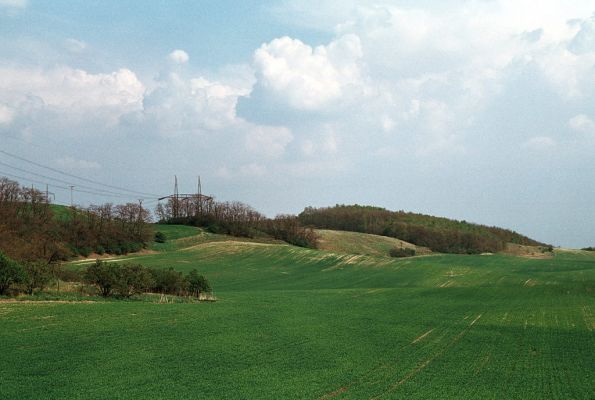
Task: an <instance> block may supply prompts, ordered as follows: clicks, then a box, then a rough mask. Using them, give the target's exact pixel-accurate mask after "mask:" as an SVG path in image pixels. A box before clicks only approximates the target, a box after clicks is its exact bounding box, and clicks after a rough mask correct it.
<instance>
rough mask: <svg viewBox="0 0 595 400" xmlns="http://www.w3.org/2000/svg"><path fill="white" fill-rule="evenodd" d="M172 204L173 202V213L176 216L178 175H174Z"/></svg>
mask: <svg viewBox="0 0 595 400" xmlns="http://www.w3.org/2000/svg"><path fill="white" fill-rule="evenodd" d="M174 180H175V183H174V204H173V210H172V212H173V214H174V218H178V211H179V210H178V207H179V198H180V196H179V193H178V176H177V175H174Z"/></svg>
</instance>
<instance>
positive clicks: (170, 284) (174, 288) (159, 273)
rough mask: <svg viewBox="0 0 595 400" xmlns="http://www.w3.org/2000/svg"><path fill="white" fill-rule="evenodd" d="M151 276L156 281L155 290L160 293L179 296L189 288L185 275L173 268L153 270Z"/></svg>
mask: <svg viewBox="0 0 595 400" xmlns="http://www.w3.org/2000/svg"><path fill="white" fill-rule="evenodd" d="M151 274H152V275H153V278H154V279H155V285H154V286H153V289H155V290H156V291H157V292H159V293H167V294H175V295H179V294H180V293H181V292H183V291H185V290H186V288H187V287H188V282H187V281H186V279H184V275H182V273H181V272H178V271H176V270H175V269H173V268H171V267H170V268H168V269H151Z"/></svg>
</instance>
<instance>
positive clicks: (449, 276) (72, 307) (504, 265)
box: [0, 239, 595, 400]
mask: <svg viewBox="0 0 595 400" xmlns="http://www.w3.org/2000/svg"><path fill="white" fill-rule="evenodd" d="M179 240H181V239H179ZM587 253H588V252H582V253H580V254H574V253H571V252H557V253H556V256H555V257H554V258H553V259H549V260H536V259H524V258H518V257H510V256H503V255H493V256H490V257H484V256H473V255H472V256H467V255H464V256H463V255H436V256H433V257H414V258H409V259H398V260H397V259H392V258H388V257H373V256H365V255H347V254H336V253H331V252H328V251H317V250H310V249H303V248H298V247H294V246H289V245H275V244H262V243H249V242H237V241H214V242H205V243H199V244H196V245H193V246H190V247H186V248H184V249H180V250H172V251H164V252H161V253H158V254H149V255H143V256H141V257H136V258H134V262H140V263H142V264H143V265H146V266H151V267H155V268H169V267H174V268H175V269H177V270H180V271H184V272H187V271H190V270H192V269H198V270H199V272H200V273H201V274H204V275H205V276H207V277H208V278H209V280H210V282H211V283H212V285H213V288H214V290H215V293H216V296H217V298H218V299H219V300H218V301H217V302H215V303H208V304H205V303H202V304H155V303H150V302H142V301H106V302H94V303H83V302H81V303H77V302H72V303H68V304H63V303H48V302H37V303H25V302H17V303H2V302H0V343H2V345H3V349H5V352H4V354H3V357H4V358H3V360H4V362H3V363H0V376H2V385H0V398H7V399H12V398H18V399H38V398H73V399H82V398H90V399H101V398H120V399H142V398H147V397H153V398H160V399H179V398H196V397H197V395H200V398H201V399H221V398H230V399H231V398H250V399H279V398H283V399H331V398H332V399H370V398H378V399H390V398H407V399H429V398H440V399H460V398H486V399H492V398H502V399H523V400H525V399H543V398H548V399H567V398H569V397H572V398H576V399H588V398H591V397H592V389H593V388H592V384H591V382H592V377H593V374H594V373H595V369H594V366H593V362H592V360H593V349H594V348H595V337H594V336H593V334H592V332H593V329H595V319H594V317H593V315H594V314H593V310H595V300H594V298H593V296H592V291H593V288H594V285H595V255H593V254H587ZM98 363H99V364H102V365H103V368H97V365H98ZM503 377H504V378H505V379H504V378H503ZM461 382H467V383H468V384H461ZM114 394H115V395H114Z"/></svg>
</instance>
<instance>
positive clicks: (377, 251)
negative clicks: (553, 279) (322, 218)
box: [316, 229, 431, 256]
mask: <svg viewBox="0 0 595 400" xmlns="http://www.w3.org/2000/svg"><path fill="white" fill-rule="evenodd" d="M316 233H317V234H318V235H319V237H320V239H319V246H318V247H319V248H320V249H322V250H329V251H333V252H336V253H349V254H364V255H370V256H388V255H389V251H390V250H391V249H393V248H410V249H415V250H416V253H417V254H418V255H422V254H429V253H431V251H430V250H429V249H427V248H425V247H421V246H415V245H414V244H411V243H407V242H404V241H402V240H399V239H395V238H391V237H387V236H378V235H371V234H367V233H359V232H347V231H333V230H327V229H317V230H316Z"/></svg>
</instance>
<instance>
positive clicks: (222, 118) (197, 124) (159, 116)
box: [138, 72, 250, 135]
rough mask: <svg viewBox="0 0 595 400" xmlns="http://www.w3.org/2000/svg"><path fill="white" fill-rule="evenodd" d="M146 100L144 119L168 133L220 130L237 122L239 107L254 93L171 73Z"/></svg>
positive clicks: (242, 88) (239, 87)
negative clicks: (244, 97) (241, 97)
mask: <svg viewBox="0 0 595 400" xmlns="http://www.w3.org/2000/svg"><path fill="white" fill-rule="evenodd" d="M158 84H159V86H158V87H157V88H156V89H154V90H153V91H151V92H150V93H148V94H147V95H146V96H145V97H144V100H143V110H142V111H141V112H140V113H138V115H139V116H140V118H142V119H143V120H144V121H145V122H147V123H148V125H149V126H151V127H152V128H156V129H159V130H160V131H161V132H163V133H164V134H174V135H175V134H180V133H182V134H187V133H188V132H198V131H201V130H219V129H223V128H226V127H229V126H232V125H234V124H235V123H237V118H236V104H237V101H238V98H239V97H240V96H245V95H247V94H248V93H249V92H250V89H249V88H246V87H244V86H242V85H238V86H235V85H231V84H227V83H223V82H219V81H211V80H208V79H206V78H204V77H198V78H185V77H183V76H181V75H179V74H177V73H173V72H172V73H169V74H167V76H166V77H165V78H164V79H162V80H161V81H159V82H158Z"/></svg>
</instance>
